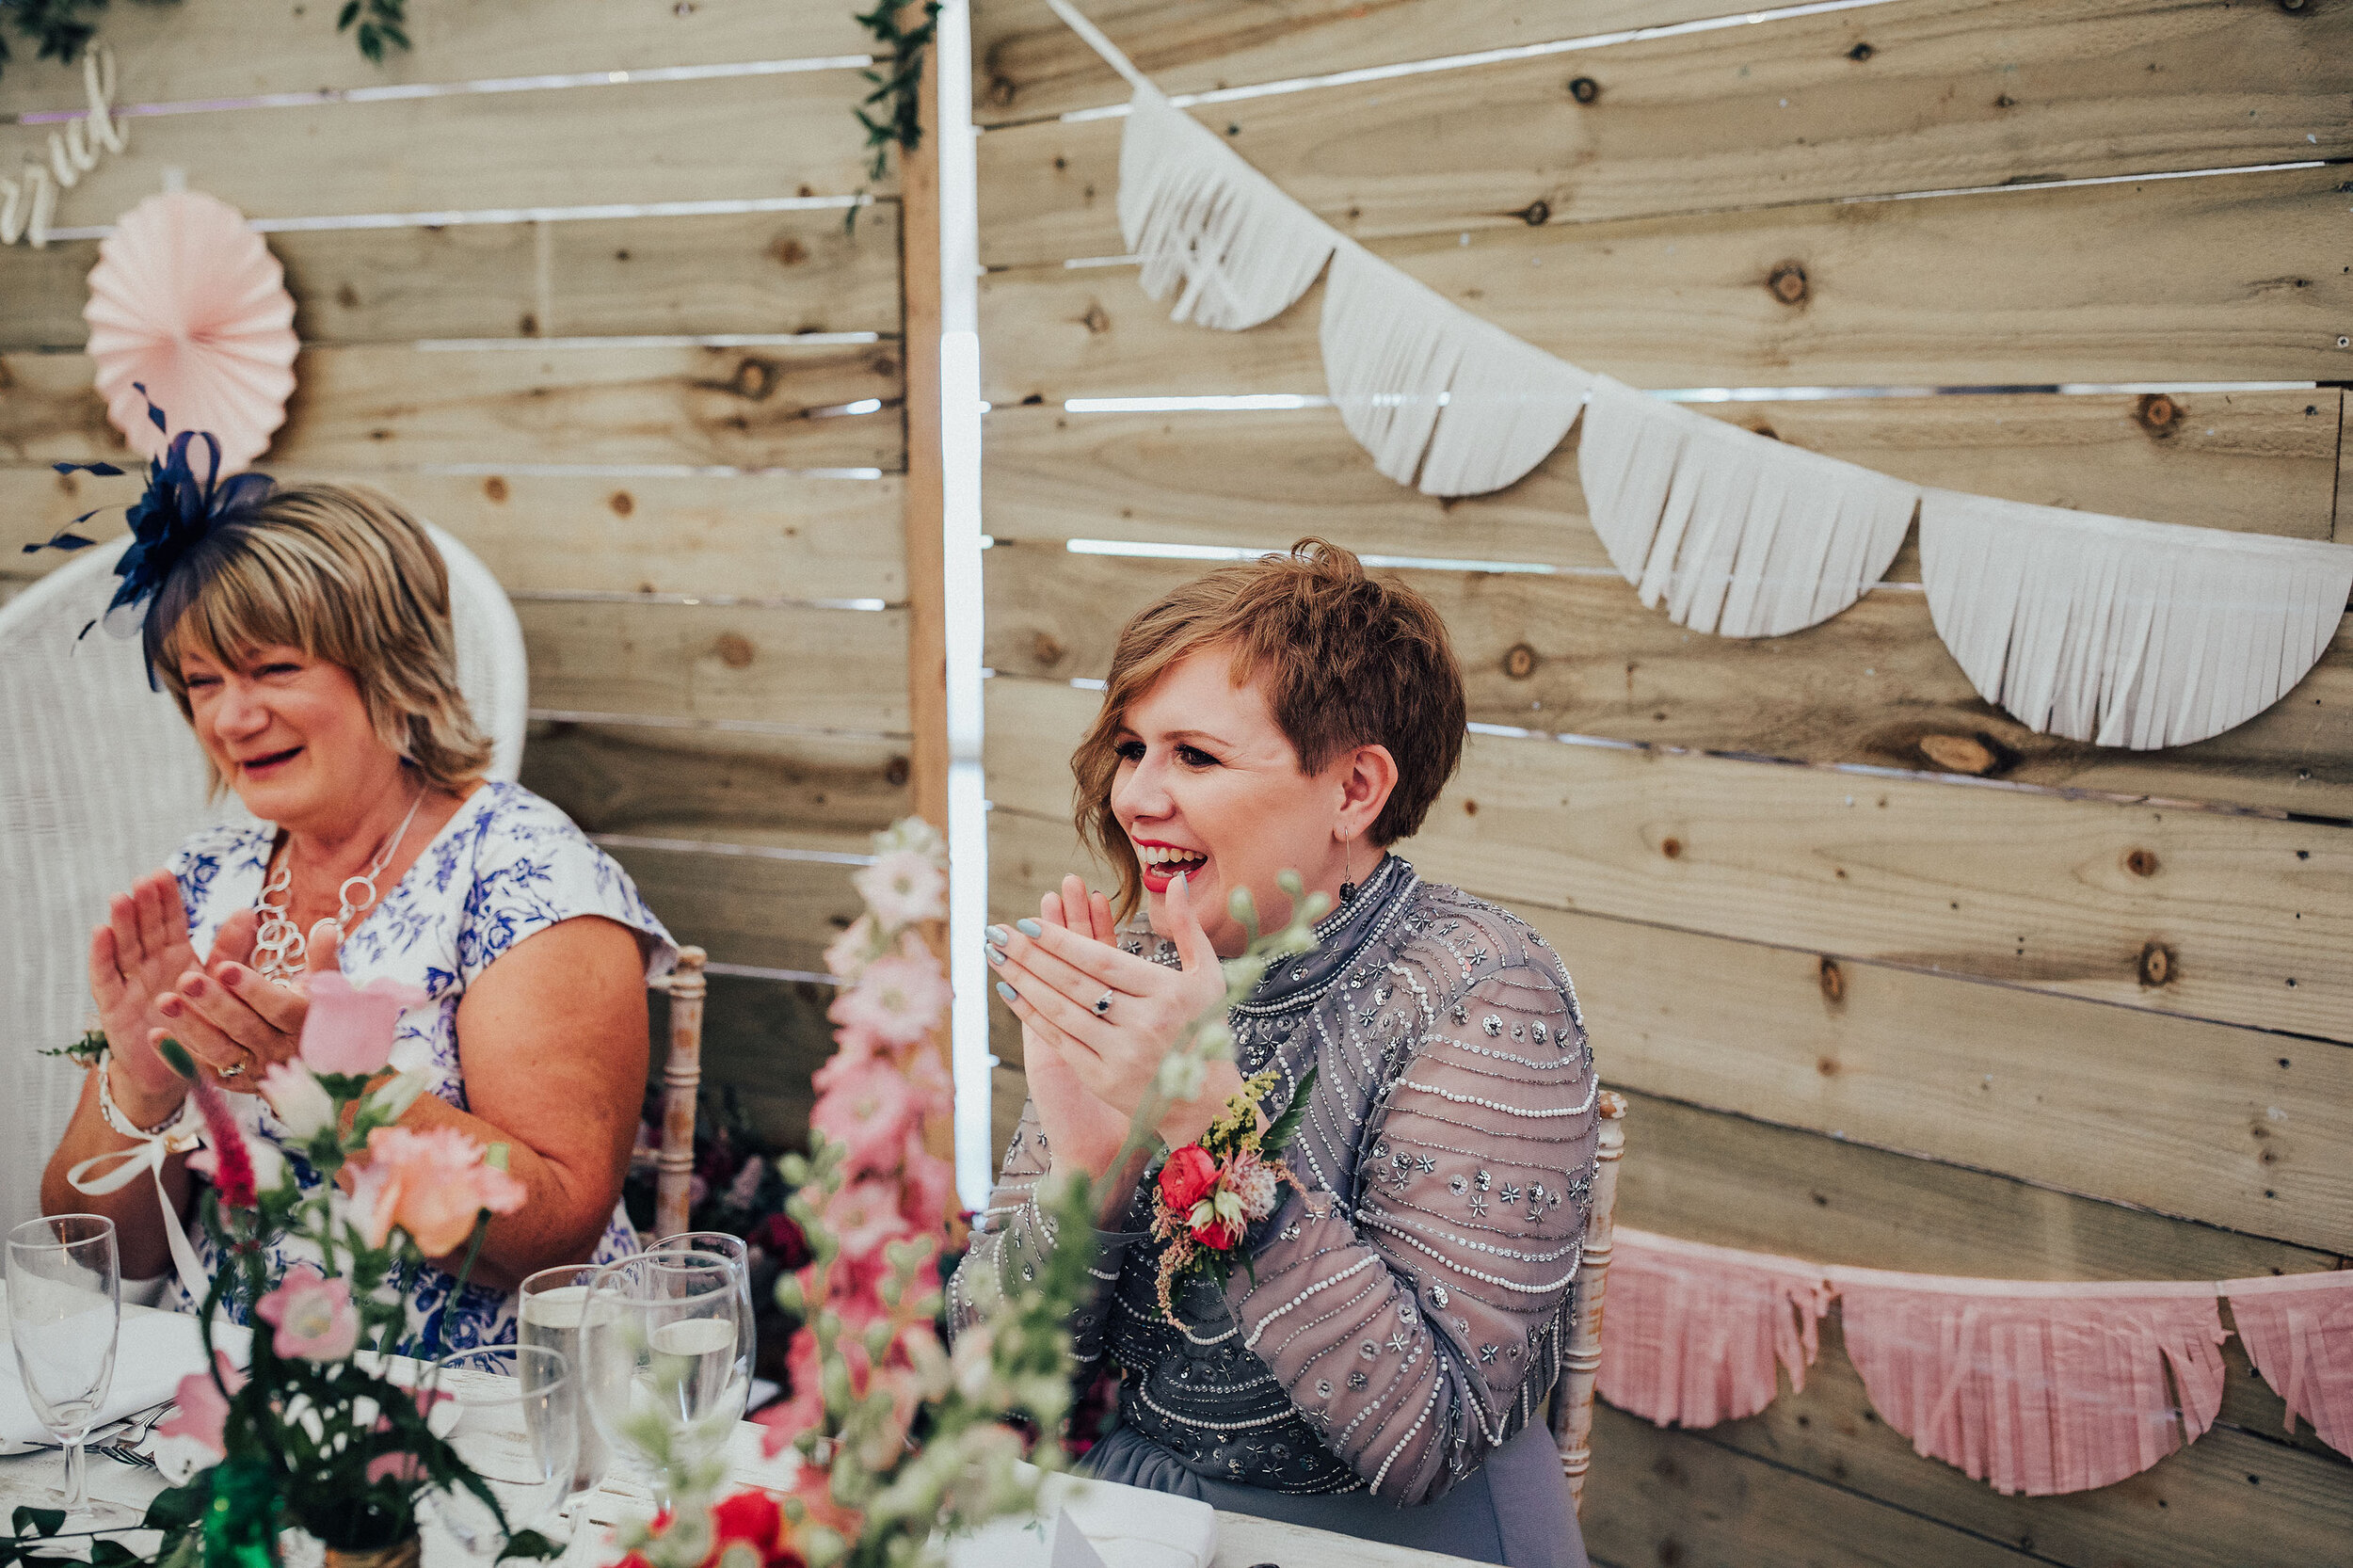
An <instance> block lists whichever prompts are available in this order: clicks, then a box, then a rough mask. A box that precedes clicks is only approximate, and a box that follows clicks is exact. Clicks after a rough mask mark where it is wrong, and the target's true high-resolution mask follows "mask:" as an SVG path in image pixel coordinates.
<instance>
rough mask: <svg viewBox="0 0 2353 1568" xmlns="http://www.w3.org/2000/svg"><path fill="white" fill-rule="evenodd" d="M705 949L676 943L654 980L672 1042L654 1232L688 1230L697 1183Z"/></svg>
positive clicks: (665, 1077)
mask: <svg viewBox="0 0 2353 1568" xmlns="http://www.w3.org/2000/svg"><path fill="white" fill-rule="evenodd" d="M708 958H709V955H708V954H707V953H705V952H703V950H702V949H700V948H680V949H679V952H678V967H677V968H674V969H672V970H671V971H670V972H669V973H668V974H666V975H664V976H663V977H662V978H661V979H660V980H657V981H655V982H654V983H653V984H654V987H655V989H657V990H662V991H667V992H668V993H669V995H670V1048H669V1051H668V1054H667V1055H665V1056H664V1059H663V1064H662V1085H663V1096H662V1158H661V1164H660V1166H659V1167H658V1169H659V1170H660V1172H661V1176H660V1179H659V1181H658V1182H657V1184H656V1186H655V1188H654V1201H653V1233H654V1235H655V1236H656V1237H663V1236H676V1235H678V1234H679V1233H680V1232H681V1231H683V1230H686V1229H687V1228H688V1225H687V1211H688V1210H689V1209H690V1208H692V1207H693V1204H692V1202H691V1201H690V1200H691V1199H692V1197H693V1195H694V1192H693V1189H694V1184H695V1099H696V1094H697V1093H698V1092H699V1091H700V1090H701V1088H702V1081H703V995H704V993H705V992H706V991H707V990H709V989H710V984H711V983H710V981H709V980H708V979H707V978H706V977H705V976H704V974H703V965H704V963H705V962H706V961H707V960H708Z"/></svg>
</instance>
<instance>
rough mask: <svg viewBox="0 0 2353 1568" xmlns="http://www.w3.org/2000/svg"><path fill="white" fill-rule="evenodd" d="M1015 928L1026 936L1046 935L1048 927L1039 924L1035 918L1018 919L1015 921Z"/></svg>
mask: <svg viewBox="0 0 2353 1568" xmlns="http://www.w3.org/2000/svg"><path fill="white" fill-rule="evenodd" d="M1013 928H1014V929H1015V930H1016V931H1018V932H1019V933H1021V935H1022V936H1045V935H1046V928H1045V927H1044V926H1042V925H1040V924H1038V923H1037V921H1035V920H1016V921H1014V922H1013Z"/></svg>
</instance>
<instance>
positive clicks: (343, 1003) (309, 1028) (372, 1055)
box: [302, 969, 425, 1076]
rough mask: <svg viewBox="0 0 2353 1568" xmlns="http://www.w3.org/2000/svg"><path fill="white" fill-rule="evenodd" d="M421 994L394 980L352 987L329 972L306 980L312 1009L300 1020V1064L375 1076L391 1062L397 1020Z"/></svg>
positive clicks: (314, 1069) (419, 1002)
mask: <svg viewBox="0 0 2353 1568" xmlns="http://www.w3.org/2000/svg"><path fill="white" fill-rule="evenodd" d="M424 1000H425V993H424V991H423V990H421V989H419V988H418V987H417V986H414V985H403V984H400V983H399V982H398V981H395V980H372V981H370V982H368V983H367V984H365V985H354V984H352V983H351V982H350V981H348V980H345V979H344V977H343V975H342V974H341V973H340V972H339V971H337V970H334V969H323V970H321V971H320V972H319V973H317V974H315V975H312V977H311V1010H310V1012H309V1013H307V1014H306V1015H304V1016H303V1020H302V1062H303V1065H305V1066H307V1067H309V1068H310V1069H311V1070H312V1072H314V1073H359V1074H361V1075H363V1076H364V1075H366V1074H370V1073H379V1072H382V1071H383V1070H384V1064H386V1063H388V1062H390V1061H391V1060H392V1036H393V1032H394V1031H395V1030H396V1029H397V1028H398V1026H399V1023H400V1016H401V1015H402V1014H403V1013H405V1012H407V1011H408V1009H409V1008H411V1007H417V1006H422V1005H423V1004H424Z"/></svg>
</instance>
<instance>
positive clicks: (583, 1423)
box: [515, 1263, 608, 1493]
mask: <svg viewBox="0 0 2353 1568" xmlns="http://www.w3.org/2000/svg"><path fill="white" fill-rule="evenodd" d="M597 1269H598V1265H596V1264H592V1263H563V1264H558V1265H557V1266H556V1267H554V1268H552V1269H542V1270H540V1271H539V1272H537V1273H536V1274H533V1275H531V1276H530V1277H529V1278H527V1279H525V1280H524V1281H523V1282H522V1284H521V1285H520V1286H519V1287H518V1288H517V1290H518V1293H519V1294H520V1298H521V1301H520V1310H519V1311H518V1312H517V1314H516V1318H517V1323H516V1330H515V1337H516V1342H517V1343H519V1344H523V1345H536V1346H537V1347H538V1348H539V1349H541V1350H547V1351H553V1352H556V1353H557V1354H559V1355H561V1356H562V1357H563V1358H564V1360H565V1362H566V1364H567V1365H568V1366H569V1367H570V1368H572V1374H573V1377H574V1380H575V1381H576V1382H578V1383H580V1384H582V1385H583V1389H585V1384H586V1380H587V1365H588V1364H587V1360H586V1358H585V1356H584V1354H583V1352H582V1350H581V1343H580V1323H581V1317H582V1315H583V1314H584V1312H585V1311H586V1310H587V1307H588V1282H589V1281H590V1280H592V1279H594V1278H595V1277H596V1273H597ZM582 1397H583V1398H584V1399H585V1397H586V1396H585V1391H584V1392H583V1395H582ZM607 1462H608V1456H607V1455H606V1453H605V1449H604V1444H603V1443H602V1442H601V1441H600V1440H599V1438H598V1437H597V1429H596V1424H595V1423H594V1422H593V1421H591V1420H590V1419H589V1417H588V1412H587V1408H586V1406H585V1405H583V1406H582V1409H581V1417H580V1458H579V1461H578V1462H577V1463H576V1464H574V1465H573V1466H572V1490H573V1491H574V1492H575V1493H579V1492H593V1491H595V1490H596V1486H597V1483H598V1482H599V1481H600V1480H603V1479H604V1472H605V1466H606V1464H607Z"/></svg>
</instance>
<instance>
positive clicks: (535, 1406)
mask: <svg viewBox="0 0 2353 1568" xmlns="http://www.w3.org/2000/svg"><path fill="white" fill-rule="evenodd" d="M427 1386H429V1387H433V1388H438V1389H439V1390H440V1392H441V1393H442V1394H444V1395H446V1396H447V1397H448V1399H449V1400H450V1402H451V1403H452V1404H453V1405H454V1406H455V1407H456V1411H457V1424H456V1426H455V1427H454V1428H452V1429H451V1431H450V1433H449V1437H448V1442H449V1445H450V1447H451V1448H455V1449H456V1450H457V1457H458V1458H460V1459H462V1460H464V1461H465V1462H466V1464H468V1465H469V1466H471V1467H472V1470H473V1472H474V1474H476V1475H477V1476H480V1477H481V1478H482V1479H483V1480H484V1481H486V1482H488V1485H489V1488H490V1495H491V1496H493V1497H496V1498H497V1499H498V1505H499V1509H500V1511H502V1512H504V1513H505V1515H506V1528H505V1530H502V1529H501V1528H499V1517H498V1514H497V1513H495V1512H492V1511H491V1509H490V1507H489V1505H488V1503H486V1502H484V1501H483V1500H482V1498H480V1497H479V1496H475V1495H474V1494H473V1493H472V1492H470V1491H468V1490H466V1489H465V1488H464V1487H462V1486H460V1487H453V1488H451V1489H450V1490H448V1491H445V1492H440V1493H437V1494H436V1495H435V1505H434V1506H435V1510H436V1512H438V1513H439V1514H440V1520H441V1525H442V1528H445V1529H447V1530H448V1531H449V1533H450V1534H451V1535H452V1536H453V1537H455V1538H456V1542H457V1544H459V1545H461V1546H463V1547H465V1549H466V1551H467V1552H468V1553H469V1554H470V1555H472V1556H473V1557H477V1558H494V1557H496V1556H497V1555H498V1554H499V1553H500V1552H501V1551H502V1550H503V1549H504V1547H505V1545H506V1542H507V1533H508V1532H509V1531H521V1530H526V1529H538V1528H543V1527H544V1526H547V1525H550V1524H552V1523H553V1522H554V1520H555V1516H556V1515H557V1513H559V1512H561V1511H562V1509H563V1507H564V1499H565V1498H566V1497H567V1496H569V1495H570V1492H571V1489H572V1467H573V1465H574V1464H575V1463H576V1462H577V1459H578V1456H579V1452H580V1381H579V1379H578V1378H576V1377H574V1376H573V1374H572V1368H571V1363H570V1362H568V1360H566V1359H565V1357H564V1356H563V1355H562V1354H561V1353H559V1352H555V1351H551V1350H548V1349H546V1348H544V1347H542V1346H537V1345H505V1346H501V1347H498V1348H496V1349H493V1350H476V1351H459V1352H456V1353H454V1354H451V1355H445V1356H443V1357H442V1358H441V1359H440V1361H438V1362H436V1363H434V1366H433V1375H432V1378H431V1381H430V1382H429V1384H427Z"/></svg>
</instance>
